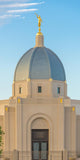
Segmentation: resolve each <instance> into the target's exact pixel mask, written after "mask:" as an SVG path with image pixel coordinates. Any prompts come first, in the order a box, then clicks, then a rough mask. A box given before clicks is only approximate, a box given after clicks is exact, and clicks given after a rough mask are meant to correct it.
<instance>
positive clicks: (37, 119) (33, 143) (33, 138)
mask: <svg viewBox="0 0 80 160" xmlns="http://www.w3.org/2000/svg"><path fill="white" fill-rule="evenodd" d="M27 130H28V133H27V149H28V151H29V152H30V153H31V159H32V160H39V159H40V160H47V159H48V153H49V151H50V150H52V123H51V120H50V119H49V117H48V116H46V115H44V114H39V113H38V114H36V115H33V116H31V117H30V118H29V121H28V124H27Z"/></svg>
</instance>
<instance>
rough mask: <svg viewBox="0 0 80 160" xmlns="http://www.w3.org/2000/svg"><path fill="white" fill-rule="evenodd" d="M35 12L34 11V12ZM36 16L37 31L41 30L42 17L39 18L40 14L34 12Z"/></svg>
mask: <svg viewBox="0 0 80 160" xmlns="http://www.w3.org/2000/svg"><path fill="white" fill-rule="evenodd" d="M35 14H36V13H35ZM36 17H37V19H38V27H39V31H40V30H41V22H42V19H41V17H40V16H38V15H37V14H36Z"/></svg>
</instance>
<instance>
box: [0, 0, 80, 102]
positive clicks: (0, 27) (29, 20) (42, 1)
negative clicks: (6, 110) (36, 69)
mask: <svg viewBox="0 0 80 160" xmlns="http://www.w3.org/2000/svg"><path fill="white" fill-rule="evenodd" d="M34 3H35V4H34ZM35 12H36V13H37V14H40V15H41V17H42V20H43V23H42V32H43V34H44V40H45V46H46V47H48V48H50V49H52V50H53V51H54V52H55V53H56V54H57V55H58V57H59V58H60V59H61V61H62V63H63V65H64V68H65V72H66V80H67V85H68V96H69V97H71V98H73V99H80V0H14V1H13V0H0V100H1V99H7V98H9V97H10V96H11V95H12V82H13V76H14V71H15V67H16V64H17V62H18V60H19V59H20V57H21V56H22V55H23V54H24V53H25V52H26V51H27V50H28V49H29V48H31V47H34V45H35V35H36V33H37V31H38V27H37V18H36V16H35V14H34V13H35Z"/></svg>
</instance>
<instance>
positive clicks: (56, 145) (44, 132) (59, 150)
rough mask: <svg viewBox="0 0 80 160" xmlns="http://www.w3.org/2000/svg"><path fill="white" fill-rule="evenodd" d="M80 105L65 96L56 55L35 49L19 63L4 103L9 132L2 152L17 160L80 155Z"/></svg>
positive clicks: (2, 118) (0, 108)
mask: <svg viewBox="0 0 80 160" xmlns="http://www.w3.org/2000/svg"><path fill="white" fill-rule="evenodd" d="M77 105H80V101H77V100H72V99H71V98H69V97H68V96H67V82H66V75H65V70H64V67H63V64H62V62H61V61H60V59H59V58H58V57H57V55H56V54H55V53H54V52H53V51H51V50H50V49H48V48H46V47H45V46H44V37H43V34H42V33H41V32H38V33H37V35H36V45H35V47H34V48H31V49H30V50H29V51H27V52H26V53H25V54H24V55H23V56H22V57H21V59H20V60H19V62H18V64H17V66H16V69H15V73H14V81H13V85H12V97H10V98H9V99H8V100H1V101H0V113H2V114H0V126H2V128H3V130H4V131H5V135H4V152H5V153H6V155H5V157H8V155H9V153H10V152H11V153H12V155H13V159H16V160H23V159H25V160H26V159H28V160H48V159H50V160H51V159H54V160H57V159H58V160H63V159H64V160H67V159H68V155H69V154H70V157H71V158H75V159H76V158H77V157H79V154H80V115H77V113H76V106H77Z"/></svg>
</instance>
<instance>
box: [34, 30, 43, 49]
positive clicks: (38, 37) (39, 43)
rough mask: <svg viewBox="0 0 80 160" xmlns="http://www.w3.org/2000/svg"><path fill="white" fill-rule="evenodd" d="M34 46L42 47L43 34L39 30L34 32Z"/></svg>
mask: <svg viewBox="0 0 80 160" xmlns="http://www.w3.org/2000/svg"><path fill="white" fill-rule="evenodd" d="M35 47H44V36H43V34H42V33H41V32H38V33H37V34H36V45H35Z"/></svg>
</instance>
